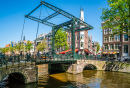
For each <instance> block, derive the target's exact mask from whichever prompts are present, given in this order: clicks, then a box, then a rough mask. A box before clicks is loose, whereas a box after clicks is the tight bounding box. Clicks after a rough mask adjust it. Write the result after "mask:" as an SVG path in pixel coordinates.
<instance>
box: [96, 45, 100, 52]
mask: <svg viewBox="0 0 130 88" xmlns="http://www.w3.org/2000/svg"><path fill="white" fill-rule="evenodd" d="M99 50H100V44H99V43H97V50H96V52H97V53H98V52H99Z"/></svg>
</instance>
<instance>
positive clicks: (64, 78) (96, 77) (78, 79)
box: [0, 70, 130, 88]
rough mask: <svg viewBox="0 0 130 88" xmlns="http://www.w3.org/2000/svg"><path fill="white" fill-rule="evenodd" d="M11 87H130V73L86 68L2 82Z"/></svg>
mask: <svg viewBox="0 0 130 88" xmlns="http://www.w3.org/2000/svg"><path fill="white" fill-rule="evenodd" d="M0 86H2V87H9V88H130V74H128V73H120V72H109V71H96V70H84V71H83V73H81V74H76V75H74V74H68V73H57V74H51V75H50V76H49V75H40V76H39V80H38V83H31V84H27V85H25V84H21V83H20V82H18V81H14V80H12V78H10V79H9V78H8V79H6V80H5V81H3V82H1V83H0Z"/></svg>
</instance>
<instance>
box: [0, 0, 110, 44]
mask: <svg viewBox="0 0 130 88" xmlns="http://www.w3.org/2000/svg"><path fill="white" fill-rule="evenodd" d="M40 1H41V0H1V1H0V8H1V9H0V47H5V44H9V43H10V42H11V41H15V42H18V41H19V40H20V39H21V34H22V28H23V22H24V15H27V14H28V13H29V12H31V11H32V10H33V9H34V8H35V7H37V6H38V5H39V4H40ZM44 1H45V2H48V3H50V4H52V5H54V6H56V7H58V8H60V9H62V10H64V11H66V12H68V13H70V14H72V15H74V16H76V17H78V18H79V16H80V7H82V8H84V21H85V22H87V23H88V24H90V25H92V26H93V27H94V29H92V30H90V31H88V34H89V35H92V40H93V41H98V42H99V43H100V45H102V32H101V31H102V29H100V28H99V27H101V19H100V16H101V15H102V10H101V9H98V8H100V7H103V8H107V7H108V5H107V1H106V0H44ZM47 11H48V13H47ZM52 12H53V11H52V10H50V9H48V8H45V7H44V6H42V13H41V19H42V18H45V17H46V16H47V15H48V14H51V13H52ZM39 14H40V8H39V9H38V10H36V11H35V12H34V13H33V14H32V16H35V17H38V16H39ZM67 20H68V19H66V18H65V17H63V16H61V15H59V16H58V17H56V18H54V19H52V20H50V22H53V23H56V24H60V23H63V22H66V21H67ZM37 25H38V23H37V22H35V21H33V20H30V19H27V18H26V20H25V28H24V32H23V35H25V38H26V40H31V41H33V40H34V39H35V38H36V31H37ZM50 30H51V27H48V26H46V25H44V24H40V26H39V32H38V35H39V34H41V33H48V32H49V31H50Z"/></svg>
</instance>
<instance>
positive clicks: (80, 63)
mask: <svg viewBox="0 0 130 88" xmlns="http://www.w3.org/2000/svg"><path fill="white" fill-rule="evenodd" d="M89 64H91V65H93V66H95V67H96V69H97V70H105V69H104V68H103V66H104V65H105V64H106V61H96V60H77V62H76V63H75V64H72V65H71V66H70V67H69V68H68V70H67V72H68V73H72V74H77V73H81V72H83V70H84V68H85V66H86V65H89Z"/></svg>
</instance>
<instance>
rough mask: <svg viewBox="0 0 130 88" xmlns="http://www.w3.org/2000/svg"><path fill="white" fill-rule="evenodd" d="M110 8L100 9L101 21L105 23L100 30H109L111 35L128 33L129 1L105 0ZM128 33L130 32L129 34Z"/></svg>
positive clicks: (129, 24)
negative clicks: (111, 32)
mask: <svg viewBox="0 0 130 88" xmlns="http://www.w3.org/2000/svg"><path fill="white" fill-rule="evenodd" d="M107 2H108V5H109V7H110V8H106V9H105V8H103V9H102V16H101V19H102V21H104V22H105V24H104V25H103V27H102V29H106V28H111V29H112V31H113V34H122V33H123V31H125V32H127V34H128V31H130V11H129V10H130V1H129V0H107ZM129 33H130V32H129Z"/></svg>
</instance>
